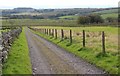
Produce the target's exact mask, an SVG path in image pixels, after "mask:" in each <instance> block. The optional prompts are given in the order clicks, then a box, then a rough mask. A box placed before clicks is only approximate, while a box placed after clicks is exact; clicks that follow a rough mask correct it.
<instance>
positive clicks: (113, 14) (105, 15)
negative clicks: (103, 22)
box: [101, 13, 118, 19]
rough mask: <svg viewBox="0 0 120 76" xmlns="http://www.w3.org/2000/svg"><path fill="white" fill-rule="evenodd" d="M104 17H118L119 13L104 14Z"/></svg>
mask: <svg viewBox="0 0 120 76" xmlns="http://www.w3.org/2000/svg"><path fill="white" fill-rule="evenodd" d="M101 16H102V18H104V19H106V18H107V17H112V18H118V13H110V14H102V15H101Z"/></svg>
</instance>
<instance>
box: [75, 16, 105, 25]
mask: <svg viewBox="0 0 120 76" xmlns="http://www.w3.org/2000/svg"><path fill="white" fill-rule="evenodd" d="M103 22H104V20H103V19H102V17H101V16H100V15H87V16H80V17H79V18H78V21H77V23H78V24H90V23H97V24H98V23H103Z"/></svg>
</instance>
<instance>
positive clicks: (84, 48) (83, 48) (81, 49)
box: [78, 47, 89, 51]
mask: <svg viewBox="0 0 120 76" xmlns="http://www.w3.org/2000/svg"><path fill="white" fill-rule="evenodd" d="M85 50H89V49H88V48H86V47H82V48H80V49H78V51H85Z"/></svg>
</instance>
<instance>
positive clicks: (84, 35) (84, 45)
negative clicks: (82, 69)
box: [83, 30, 85, 47]
mask: <svg viewBox="0 0 120 76" xmlns="http://www.w3.org/2000/svg"><path fill="white" fill-rule="evenodd" d="M83 47H85V30H83Z"/></svg>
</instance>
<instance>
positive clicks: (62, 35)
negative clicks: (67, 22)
mask: <svg viewBox="0 0 120 76" xmlns="http://www.w3.org/2000/svg"><path fill="white" fill-rule="evenodd" d="M63 38H64V32H63V29H61V40H63Z"/></svg>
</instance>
